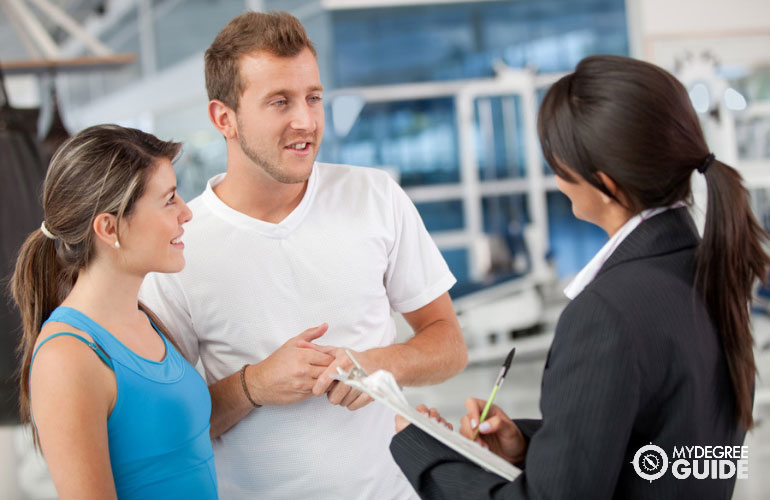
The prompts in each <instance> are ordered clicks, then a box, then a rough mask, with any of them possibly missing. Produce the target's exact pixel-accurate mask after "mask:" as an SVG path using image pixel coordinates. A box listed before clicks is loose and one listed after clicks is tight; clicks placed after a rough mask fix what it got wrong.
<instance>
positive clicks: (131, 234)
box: [118, 158, 192, 275]
mask: <svg viewBox="0 0 770 500" xmlns="http://www.w3.org/2000/svg"><path fill="white" fill-rule="evenodd" d="M190 219H192V212H191V211H190V209H189V208H188V207H187V204H186V203H185V202H184V200H182V198H181V197H180V196H179V195H178V194H177V192H176V175H174V168H173V166H172V165H171V162H170V161H169V160H168V159H165V158H164V159H160V160H158V163H157V164H156V166H155V167H154V168H153V169H152V172H151V173H150V177H149V179H148V180H147V185H146V186H145V190H144V194H143V195H142V196H141V198H139V199H138V200H137V202H136V204H135V205H134V207H133V211H132V213H131V214H130V215H129V216H128V217H126V219H125V221H124V222H123V223H121V228H120V229H121V231H120V232H121V234H120V250H119V251H118V254H119V255H120V256H121V258H122V260H123V261H124V262H125V263H126V264H127V265H128V266H129V268H130V269H131V270H132V271H134V272H137V273H138V274H141V275H144V274H146V273H148V272H164V273H175V272H179V271H181V270H182V269H183V268H184V264H185V260H184V254H183V251H184V243H182V241H181V237H182V233H183V232H184V230H183V229H182V225H183V224H185V223H186V222H188V221H189V220H190Z"/></svg>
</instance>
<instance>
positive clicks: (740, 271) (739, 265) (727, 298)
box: [695, 160, 770, 429]
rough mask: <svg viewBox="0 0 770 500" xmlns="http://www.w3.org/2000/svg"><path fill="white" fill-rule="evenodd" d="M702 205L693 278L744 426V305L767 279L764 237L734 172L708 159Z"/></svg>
mask: <svg viewBox="0 0 770 500" xmlns="http://www.w3.org/2000/svg"><path fill="white" fill-rule="evenodd" d="M703 175H704V176H705V177H706V184H707V185H708V205H707V209H706V225H705V227H704V231H703V240H702V241H701V243H700V245H698V250H697V253H696V271H695V282H696V285H697V287H698V289H699V290H700V292H701V293H702V294H703V297H704V299H705V301H706V304H707V305H708V308H709V310H710V311H711V314H712V319H713V320H714V323H715V325H716V329H717V331H718V332H719V335H720V337H721V339H722V346H723V347H724V350H725V354H726V356H727V366H728V368H729V371H730V378H731V379H732V383H733V390H734V391H735V403H736V411H737V413H738V416H739V418H740V420H741V422H742V423H743V425H744V426H745V427H746V428H747V429H750V428H751V427H752V426H753V423H754V420H753V417H752V400H753V398H752V394H753V391H754V380H755V378H756V373H757V367H756V364H755V363H754V350H753V347H754V339H753V337H752V335H751V325H750V318H749V304H750V303H751V299H752V290H753V287H754V284H755V283H756V281H757V279H759V280H762V281H764V280H766V279H767V274H766V273H767V269H768V266H770V257H768V255H767V254H766V253H765V250H764V249H763V247H762V244H763V242H766V241H767V239H768V235H767V233H765V231H764V230H763V229H762V228H761V227H760V225H759V223H758V222H757V220H756V219H755V218H754V214H753V212H752V211H751V207H750V206H749V200H748V197H749V195H748V192H747V191H746V188H744V187H743V182H742V179H741V176H740V174H739V173H738V172H737V171H736V170H735V169H733V168H732V167H730V166H728V165H726V164H724V163H722V162H720V161H719V160H714V161H713V162H712V163H711V165H710V166H709V167H708V168H707V169H706V170H705V171H704V172H703Z"/></svg>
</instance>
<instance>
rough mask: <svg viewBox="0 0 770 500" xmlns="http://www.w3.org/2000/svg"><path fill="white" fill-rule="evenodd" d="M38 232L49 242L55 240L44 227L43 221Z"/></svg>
mask: <svg viewBox="0 0 770 500" xmlns="http://www.w3.org/2000/svg"><path fill="white" fill-rule="evenodd" d="M40 230H41V231H42V232H43V234H44V235H45V237H46V238H48V239H49V240H55V239H56V236H54V235H53V233H52V232H51V231H49V230H48V228H47V227H45V221H43V222H41V223H40Z"/></svg>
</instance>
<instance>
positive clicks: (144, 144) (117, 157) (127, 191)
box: [11, 125, 181, 443]
mask: <svg viewBox="0 0 770 500" xmlns="http://www.w3.org/2000/svg"><path fill="white" fill-rule="evenodd" d="M180 149H181V144H180V143H176V142H166V141H161V140H160V139H158V138H157V137H155V136H153V135H151V134H147V133H145V132H142V131H141V130H136V129H132V128H125V127H119V126H117V125H97V126H94V127H90V128H87V129H85V130H83V131H82V132H80V133H78V134H76V135H74V136H72V137H71V138H70V139H68V140H67V141H66V142H65V143H64V144H62V146H61V147H60V148H59V149H58V150H57V151H56V153H55V154H54V156H53V158H52V159H51V164H50V166H49V167H48V171H47V173H46V176H45V181H44V182H43V214H44V223H45V227H46V230H47V231H48V232H49V233H50V234H51V235H52V236H54V238H50V237H48V236H46V235H45V234H44V233H43V231H42V230H41V229H38V230H36V231H34V232H33V233H32V234H30V235H29V236H28V237H27V239H26V241H25V242H24V244H23V245H22V247H21V250H20V251H19V256H18V259H17V260H16V268H15V270H14V273H13V277H12V278H11V294H12V296H13V299H14V300H15V301H16V305H17V307H18V309H19V312H20V314H21V319H22V337H21V342H20V344H19V352H20V357H21V365H20V367H19V380H20V386H21V390H20V395H19V400H20V415H21V420H22V422H29V421H30V418H31V415H30V401H29V369H30V363H31V361H32V354H33V349H34V346H35V343H36V341H37V337H38V335H39V333H40V329H41V327H42V325H43V323H44V322H45V320H46V319H48V316H49V315H50V314H51V312H53V310H54V309H56V307H58V306H59V304H60V303H61V302H62V301H63V300H64V298H65V297H66V296H67V294H69V292H70V290H71V289H72V286H73V285H74V284H75V280H76V279H77V276H78V273H79V272H80V270H82V269H85V268H86V267H88V265H89V263H90V262H91V261H92V259H93V258H94V255H95V246H94V232H93V229H92V226H93V221H94V218H95V217H96V216H97V215H98V214H100V213H110V214H113V215H115V216H116V218H117V220H118V226H119V225H120V221H121V220H124V218H125V217H128V216H129V215H130V214H131V213H132V210H133V208H134V204H135V203H136V201H137V200H138V199H139V198H140V197H141V196H142V194H143V193H144V190H145V186H146V183H147V180H148V178H149V175H150V172H151V171H152V169H153V167H155V166H156V165H157V163H158V160H160V159H163V158H166V159H168V160H171V161H173V160H174V159H176V157H177V155H178V154H179V151H180ZM158 326H159V328H162V326H161V325H160V324H159V325H158ZM163 333H164V334H166V336H168V335H167V332H165V331H163ZM34 439H35V443H37V435H36V433H35V436H34Z"/></svg>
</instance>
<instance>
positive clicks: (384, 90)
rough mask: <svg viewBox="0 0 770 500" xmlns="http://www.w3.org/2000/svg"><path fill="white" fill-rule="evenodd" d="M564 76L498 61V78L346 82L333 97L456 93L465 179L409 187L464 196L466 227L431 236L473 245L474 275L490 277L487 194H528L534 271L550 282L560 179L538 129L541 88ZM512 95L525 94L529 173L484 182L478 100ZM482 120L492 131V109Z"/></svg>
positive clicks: (423, 198) (436, 196)
mask: <svg viewBox="0 0 770 500" xmlns="http://www.w3.org/2000/svg"><path fill="white" fill-rule="evenodd" d="M560 76H561V75H560V74H549V75H538V74H536V73H535V72H534V71H533V70H531V69H511V68H508V67H503V66H501V67H498V74H497V76H496V77H494V78H484V79H470V80H460V81H448V82H430V83H414V84H397V85H383V86H373V87H351V88H342V89H337V90H334V91H332V92H330V93H329V97H330V98H331V99H334V98H335V97H339V96H347V95H356V96H358V97H361V98H362V99H363V100H364V101H365V102H367V103H375V102H397V101H410V100H420V99H438V98H446V97H452V98H454V100H455V112H456V117H457V127H458V138H459V144H458V146H459V168H460V182H458V183H453V184H440V185H435V186H419V187H412V188H407V189H406V192H407V194H408V195H409V197H410V198H411V199H412V201H414V202H415V203H421V202H433V201H445V200H458V199H459V200H462V202H463V208H464V211H463V213H464V229H463V230H458V231H438V232H433V233H432V234H431V236H433V239H434V241H435V242H436V244H437V245H438V246H439V248H444V249H449V248H458V247H459V248H467V249H468V251H469V262H468V269H469V273H470V278H471V280H474V281H476V280H481V279H482V278H483V277H484V276H483V268H484V266H483V263H484V262H485V259H484V256H483V255H482V254H481V252H482V250H481V247H480V245H478V244H477V243H478V242H479V241H480V240H482V239H483V238H484V237H485V233H484V228H483V213H482V199H483V198H484V197H487V196H493V195H508V194H526V195H527V205H528V210H529V214H530V219H531V225H530V227H531V229H532V230H531V231H530V233H531V236H532V237H530V238H529V239H528V240H527V244H528V245H529V251H530V256H531V262H532V273H533V276H534V277H535V280H536V281H538V282H544V281H546V280H550V279H551V278H552V277H551V273H550V271H549V269H548V264H547V262H546V260H545V255H546V251H547V249H548V210H547V204H546V194H547V192H549V191H555V190H556V182H555V180H554V179H553V178H549V177H548V176H545V175H544V174H543V169H542V161H541V158H540V153H539V141H538V138H537V131H536V130H535V126H536V123H537V90H538V89H540V88H543V87H547V86H548V85H550V84H551V83H553V82H554V81H556V80H557V79H558V78H559V77H560ZM512 96H520V98H521V107H522V113H523V120H522V122H523V124H524V140H525V145H524V146H525V148H526V155H525V170H526V176H525V177H523V178H514V179H500V180H490V181H484V182H482V181H481V180H480V178H479V163H478V155H477V149H476V141H475V140H474V133H475V127H476V119H475V110H474V105H475V103H476V100H477V99H489V98H492V97H503V98H506V97H512ZM483 102H484V101H481V102H480V106H481V109H483V107H484V106H485V104H483ZM506 107H507V108H508V110H507V111H506V109H505V108H506ZM512 108H513V102H512V100H511V101H510V102H509V103H507V104H504V108H503V111H504V114H507V115H508V119H507V120H506V121H507V122H508V123H507V124H506V129H507V130H509V129H510V128H513V120H512V118H511V115H512V114H513V113H512V111H513V110H512ZM485 117H486V119H485ZM479 126H480V127H481V128H482V131H483V133H485V134H486V135H487V136H489V134H491V133H492V130H493V125H492V123H491V113H489V112H487V113H484V112H483V111H481V112H480V123H479Z"/></svg>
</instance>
